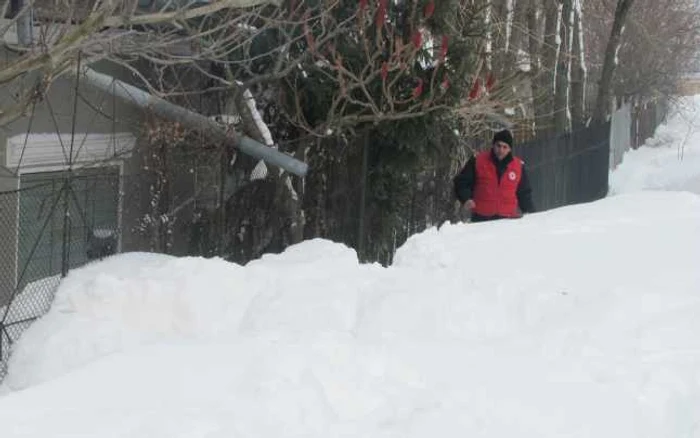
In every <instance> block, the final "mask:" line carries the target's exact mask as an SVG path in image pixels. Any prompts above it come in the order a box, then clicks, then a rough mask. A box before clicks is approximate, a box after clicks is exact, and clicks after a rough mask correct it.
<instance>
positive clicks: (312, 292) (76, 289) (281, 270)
mask: <svg viewBox="0 0 700 438" xmlns="http://www.w3.org/2000/svg"><path fill="white" fill-rule="evenodd" d="M368 269H371V267H369V266H362V267H361V266H360V265H359V263H358V260H357V256H356V255H355V252H354V251H353V250H351V249H349V248H347V247H345V246H342V245H337V244H334V243H332V242H328V241H324V240H310V241H307V242H304V243H302V244H299V245H297V246H295V247H292V248H290V249H289V250H288V251H286V252H285V253H284V254H282V255H266V256H264V257H263V258H262V259H261V260H258V261H255V262H252V263H250V264H249V265H248V266H247V267H246V268H243V267H241V266H239V265H236V264H233V263H229V262H226V261H223V260H221V259H212V260H207V259H204V258H176V257H171V256H167V255H162V254H147V253H130V254H124V255H120V256H116V257H112V258H110V259H107V260H105V261H103V262H100V263H94V264H90V265H88V266H85V267H83V268H81V269H76V270H74V271H71V272H70V273H69V275H68V276H67V277H66V278H65V279H64V280H63V282H62V283H61V286H60V288H59V289H58V291H57V293H56V299H55V302H54V304H53V306H52V308H51V311H50V312H49V313H48V314H47V315H46V316H45V317H43V318H42V319H41V320H39V321H38V322H36V323H35V324H34V325H33V326H32V327H31V328H29V329H28V330H27V331H26V332H25V334H24V335H23V337H22V342H20V343H18V344H17V346H16V347H15V349H14V350H13V354H12V356H11V359H10V362H9V373H8V375H7V377H6V379H5V381H4V382H3V384H4V385H6V386H7V387H9V388H12V389H22V388H25V387H27V386H31V385H34V384H37V383H39V382H43V381H46V380H50V379H52V378H55V377H57V376H60V375H62V374H65V373H66V372H68V371H70V370H72V369H75V368H77V367H80V366H82V365H84V364H87V363H90V362H91V361H93V360H95V359H96V358H99V357H101V356H105V355H107V354H111V353H115V352H120V351H125V350H127V349H129V348H133V347H135V346H139V345H144V344H153V343H156V342H160V341H164V340H167V339H173V338H178V339H181V338H184V339H192V338H194V339H203V338H207V339H210V338H214V339H215V338H218V337H224V338H230V337H231V336H235V335H237V334H239V333H257V332H264V331H270V332H273V334H277V335H279V336H290V335H291V334H294V333H295V332H303V331H305V330H312V331H316V330H328V331H347V330H349V328H350V327H351V326H352V324H353V320H354V314H352V311H351V309H352V308H353V307H354V300H355V299H356V295H357V291H356V289H357V288H358V287H361V286H362V284H363V282H362V281H357V277H358V276H360V275H362V274H361V273H362V272H364V271H367V270H368ZM349 280H355V281H349ZM331 294H332V295H331ZM328 298H330V299H328ZM300 301H301V302H304V303H305V305H304V306H303V307H299V306H298V305H297V304H298V302H300Z"/></svg>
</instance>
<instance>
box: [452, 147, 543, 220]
mask: <svg viewBox="0 0 700 438" xmlns="http://www.w3.org/2000/svg"><path fill="white" fill-rule="evenodd" d="M491 160H492V161H493V163H494V164H495V165H496V172H497V174H498V180H499V181H500V180H501V177H502V176H503V174H504V173H505V171H506V168H507V167H508V164H509V163H510V162H511V161H513V154H508V155H507V156H506V157H505V158H504V159H503V160H499V159H498V158H496V156H495V155H494V153H493V151H492V152H491ZM475 182H476V157H474V156H472V157H471V158H470V159H469V161H467V164H465V165H464V167H463V168H462V171H461V172H459V174H458V175H457V176H456V177H455V179H454V187H455V194H456V195H457V199H458V200H459V202H460V203H462V204H464V203H465V202H466V201H468V200H470V199H472V194H473V192H474V183H475ZM516 195H517V197H518V207H519V208H520V211H522V212H523V213H533V212H534V211H535V206H534V204H533V202H532V189H531V188H530V180H529V179H528V176H527V171H526V170H525V164H524V163H523V167H522V176H521V178H520V183H519V184H518V188H517V191H516ZM479 219H482V220H483V219H488V218H480V217H478V216H476V217H474V215H472V220H479Z"/></svg>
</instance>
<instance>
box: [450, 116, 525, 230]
mask: <svg viewBox="0 0 700 438" xmlns="http://www.w3.org/2000/svg"><path fill="white" fill-rule="evenodd" d="M454 185H455V192H456V194H457V199H458V200H459V202H460V204H461V205H462V208H466V209H469V210H471V220H472V222H483V221H487V220H493V219H505V218H519V217H522V215H523V213H531V212H533V211H535V208H534V205H533V203H532V193H531V192H532V190H531V189H530V182H529V181H528V178H527V173H526V172H525V163H524V162H523V161H522V160H521V159H520V158H518V157H514V156H513V135H512V134H511V133H510V131H508V130H507V129H504V130H502V131H499V132H497V133H496V134H495V135H494V136H493V142H492V147H491V149H489V150H487V151H483V152H481V153H479V154H477V155H476V156H473V157H471V158H470V159H469V161H467V164H466V165H465V166H464V168H463V169H462V171H461V172H460V173H459V175H457V176H456V177H455V179H454Z"/></svg>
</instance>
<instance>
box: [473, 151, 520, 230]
mask: <svg viewBox="0 0 700 438" xmlns="http://www.w3.org/2000/svg"><path fill="white" fill-rule="evenodd" d="M522 171H523V162H522V161H521V160H520V158H518V157H513V159H512V160H511V161H510V163H508V166H507V167H506V170H505V172H504V173H503V176H501V181H500V182H499V181H498V173H497V171H496V164H495V163H494V162H493V160H492V158H491V151H490V150H488V151H485V152H481V153H480V154H479V155H477V157H476V181H475V184H474V194H473V200H474V203H475V204H476V206H475V207H474V213H476V214H478V215H479V216H502V217H519V216H520V212H519V211H518V197H517V195H516V191H517V189H518V184H520V178H521V177H522Z"/></svg>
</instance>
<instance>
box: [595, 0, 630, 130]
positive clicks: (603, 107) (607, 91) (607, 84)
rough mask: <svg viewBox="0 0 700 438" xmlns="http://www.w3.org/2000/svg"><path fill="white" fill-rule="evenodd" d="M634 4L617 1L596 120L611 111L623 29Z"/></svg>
mask: <svg viewBox="0 0 700 438" xmlns="http://www.w3.org/2000/svg"><path fill="white" fill-rule="evenodd" d="M633 4H634V0H618V2H617V7H616V9H615V16H614V20H613V25H612V30H611V31H610V38H609V39H608V43H607V47H606V49H605V58H604V60H603V68H602V73H601V75H600V82H599V84H598V96H597V97H596V103H595V110H594V112H593V118H594V120H596V121H603V120H604V119H605V117H606V116H607V115H608V112H609V106H610V96H611V92H612V85H613V74H614V72H615V67H616V66H617V63H618V57H617V55H618V51H619V49H620V40H621V37H622V30H623V28H624V25H625V22H626V20H627V16H628V14H629V11H630V9H631V8H632V5H633Z"/></svg>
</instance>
